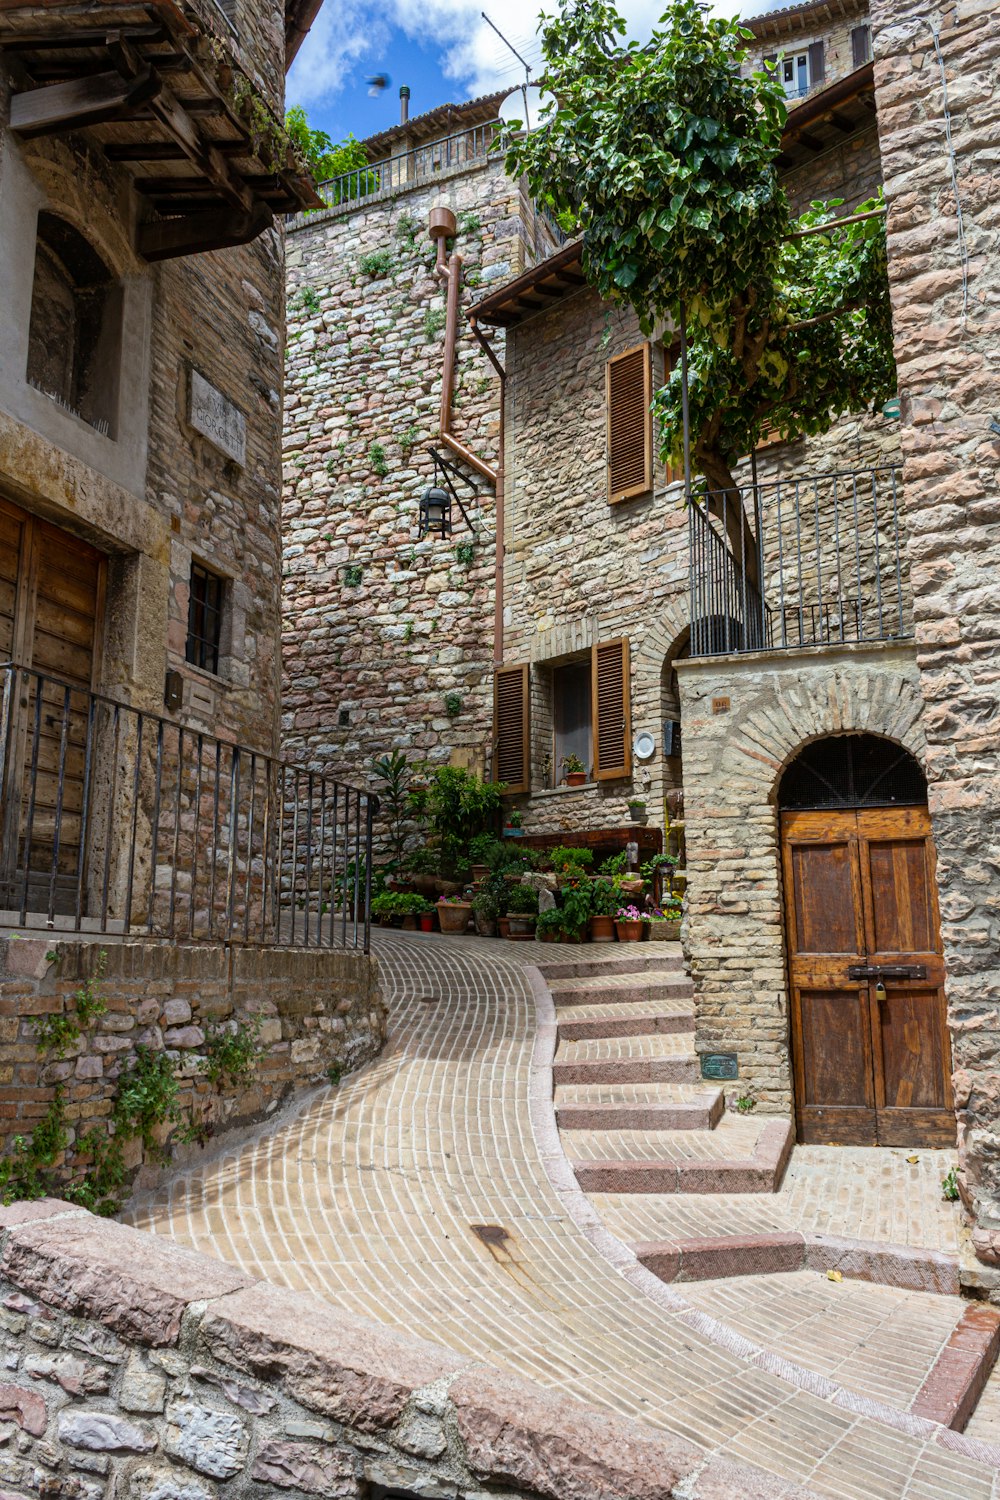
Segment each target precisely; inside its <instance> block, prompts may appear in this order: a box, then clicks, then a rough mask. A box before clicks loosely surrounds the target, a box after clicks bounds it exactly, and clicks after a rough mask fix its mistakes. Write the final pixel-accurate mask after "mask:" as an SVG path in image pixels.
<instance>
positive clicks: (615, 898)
mask: <svg viewBox="0 0 1000 1500" xmlns="http://www.w3.org/2000/svg"><path fill="white" fill-rule="evenodd" d="M620 905H621V896H620V892H618V891H616V890H615V887H614V884H613V882H612V881H610V880H595V881H593V882H592V883H591V887H590V910H591V913H592V914H593V915H594V916H595V917H613V916H614V914H615V912H616V911H617V910H618V908H619V906H620Z"/></svg>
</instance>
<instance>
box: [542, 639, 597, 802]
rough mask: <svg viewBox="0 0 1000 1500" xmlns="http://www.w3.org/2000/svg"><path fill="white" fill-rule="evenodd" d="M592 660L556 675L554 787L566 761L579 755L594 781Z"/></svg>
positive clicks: (569, 665)
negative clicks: (592, 767) (592, 768)
mask: <svg viewBox="0 0 1000 1500" xmlns="http://www.w3.org/2000/svg"><path fill="white" fill-rule="evenodd" d="M590 688H591V663H590V656H589V654H588V656H587V657H586V659H585V660H583V661H573V662H568V663H567V664H566V665H565V666H564V667H555V668H553V671H552V728H553V760H554V763H555V764H554V766H553V775H554V781H553V784H554V785H555V786H558V785H559V783H560V782H561V781H562V779H563V761H564V760H565V759H566V757H567V756H570V755H575V756H576V758H577V759H578V760H579V761H581V762H582V764H583V768H584V770H585V771H586V773H587V780H588V781H589V780H590V777H591V766H592V763H593V759H594V729H593V713H592V711H591V699H590Z"/></svg>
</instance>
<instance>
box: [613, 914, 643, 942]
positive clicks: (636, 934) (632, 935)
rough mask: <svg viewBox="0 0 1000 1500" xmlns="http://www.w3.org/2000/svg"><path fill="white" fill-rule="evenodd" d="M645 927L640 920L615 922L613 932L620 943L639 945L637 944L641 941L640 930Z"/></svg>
mask: <svg viewBox="0 0 1000 1500" xmlns="http://www.w3.org/2000/svg"><path fill="white" fill-rule="evenodd" d="M645 925H646V924H645V922H643V921H642V920H641V919H640V920H639V921H638V922H618V921H616V922H615V931H616V932H617V934H618V941H619V942H620V943H639V942H641V941H642V929H643V927H645Z"/></svg>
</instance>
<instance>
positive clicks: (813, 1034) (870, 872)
mask: <svg viewBox="0 0 1000 1500" xmlns="http://www.w3.org/2000/svg"><path fill="white" fill-rule="evenodd" d="M781 834H782V859H783V865H784V879H785V911H786V931H787V941H788V963H789V978H790V982H791V1010H792V1014H791V1031H792V1056H793V1065H794V1070H795V1101H796V1114H797V1120H798V1135H799V1140H800V1141H804V1142H812V1143H816V1144H819V1143H829V1144H834V1145H860V1146H873V1145H883V1146H909V1145H928V1146H929V1145H950V1144H952V1143H953V1142H954V1139H955V1117H954V1114H953V1112H952V1094H951V1054H950V1046H949V1038H948V1028H947V1019H946V1013H945V1002H944V989H943V985H944V964H943V960H942V957H941V937H940V924H939V918H938V907H937V890H936V883H935V875H934V846H933V842H932V840H931V826H930V817H929V815H928V812H927V809H926V808H922V807H884V808H863V809H836V810H830V811H822V812H785V813H782V815H781Z"/></svg>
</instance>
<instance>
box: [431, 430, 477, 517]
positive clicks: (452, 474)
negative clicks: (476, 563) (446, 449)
mask: <svg viewBox="0 0 1000 1500" xmlns="http://www.w3.org/2000/svg"><path fill="white" fill-rule="evenodd" d="M427 451H428V452H429V453H430V456H431V458H433V460H434V483H435V484H438V483H441V484H442V485H443V486H444V487H445V488H446V489H447V491H448V493H449V495H450V496H451V498H452V500H454V502H455V504H456V505H457V506H458V508H459V510H460V511H461V512H462V520H463V521H464V522H465V524H466V526H468V528H469V530H470V531H471V532H472V535H473V536H475V534H476V528H475V527H474V526H473V524H472V522H471V521H470V520H469V514H468V511H467V510H466V509H465V506H464V505H463V504H462V501H461V499H460V497H459V494H458V491H457V490H456V488H455V484H454V481H455V480H456V479H457V480H458V482H459V484H464V485H465V487H466V489H468V490H471V492H472V495H473V497H474V498H475V499H476V500H478V499H479V491H478V490H477V489H476V486H475V485H474V484H473V483H472V480H471V479H466V477H465V475H464V474H463V473H462V471H461V469H457V468H456V467H455V465H454V464H453V463H452V462H451V461H450V460H449V459H447V458H445V456H444V454H443V453H441V452H439V451H438V449H437V448H429V449H428V450H427Z"/></svg>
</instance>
